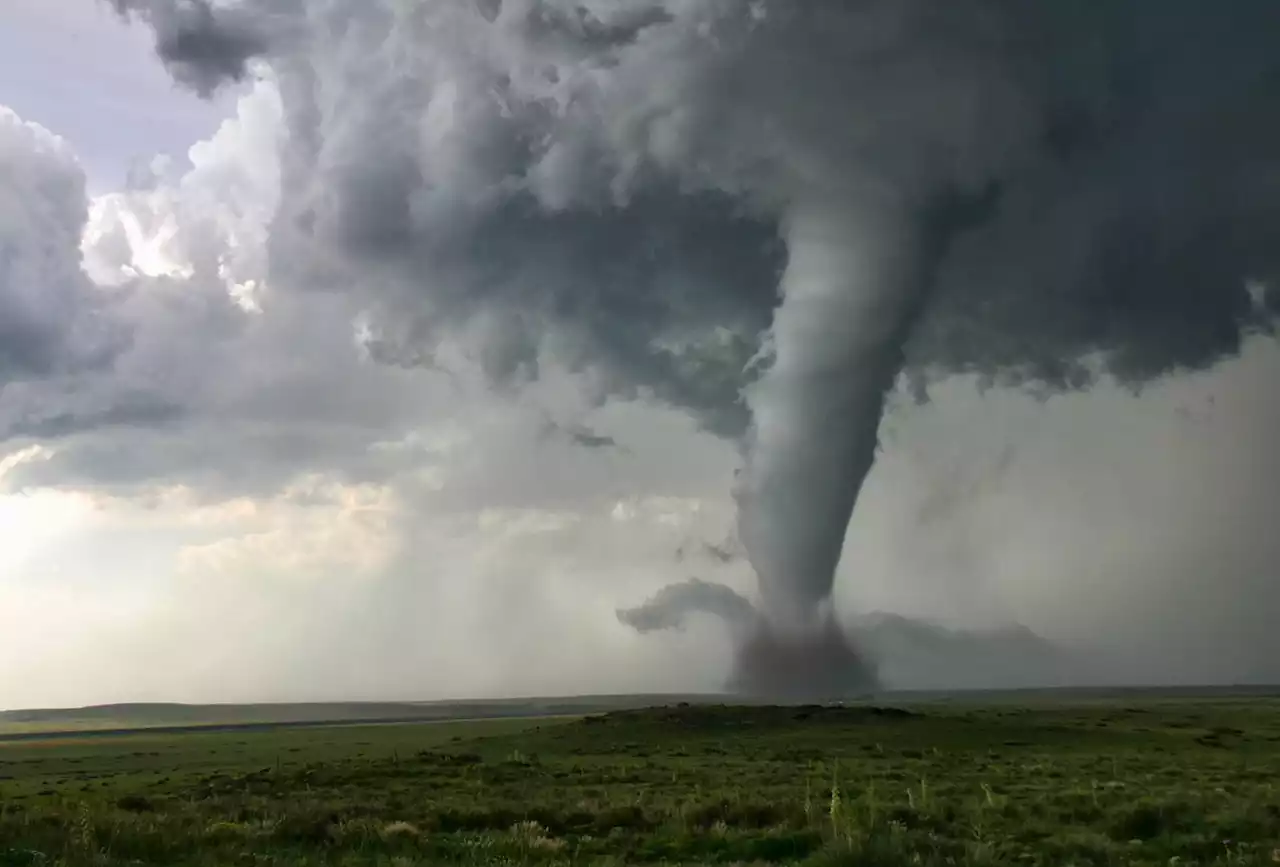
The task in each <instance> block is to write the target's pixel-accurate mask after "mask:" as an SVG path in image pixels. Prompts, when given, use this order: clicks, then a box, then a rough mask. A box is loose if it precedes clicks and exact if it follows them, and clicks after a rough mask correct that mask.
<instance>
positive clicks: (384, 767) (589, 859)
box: [0, 699, 1280, 867]
mask: <svg viewBox="0 0 1280 867" xmlns="http://www.w3.org/2000/svg"><path fill="white" fill-rule="evenodd" d="M1277 785H1280V703H1277V702H1274V701H1270V700H1265V699H1257V700H1250V701H1229V700H1222V701H1214V702H1200V703H1182V702H1178V703H1174V702H1151V701H1143V702H1142V703H1135V704H1132V705H1128V706H1126V705H1125V704H1123V703H1121V702H1118V701H1111V702H1095V703H1092V704H1088V705H1077V706H1073V707H1066V706H1055V705H1052V704H1049V703H1047V702H1043V703H1038V704H1036V705H1034V706H1024V707H1019V706H1016V705H1013V704H1011V703H1002V704H1000V705H991V706H987V707H977V706H964V705H960V704H946V705H943V704H932V705H921V706H919V707H915V708H912V709H911V710H910V712H906V711H883V710H876V709H874V708H846V709H796V708H759V707H757V708H717V707H676V708H668V709H655V710H650V711H628V712H619V713H614V714H610V715H607V716H603V717H593V718H587V719H581V720H575V721H548V720H498V721H486V722H470V723H435V724H429V725H400V726H349V727H335V728H317V729H297V730H279V731H275V732H253V733H244V732H223V733H201V734H180V735H165V736H157V735H145V734H140V735H134V736H129V737H110V738H102V737H99V738H85V739H81V740H77V741H73V742H65V741H44V742H26V743H13V744H7V745H3V746H0V865H9V864H39V865H55V864H56V865H126V864H140V865H165V867H187V865H190V867H196V865H200V867H203V865H210V867H211V865H239V864H244V865H282V867H283V865H291V867H292V865H317V867H318V865H351V867H356V865H385V867H409V865H417V864H449V863H457V864H474V865H497V864H525V863H531V864H547V865H552V864H595V863H600V864H617V865H621V864H657V863H665V864H776V863H785V864H791V863H804V864H813V865H837V864H861V865H887V867H892V865H899V864H902V865H908V864H916V865H944V864H956V865H989V864H1018V865H1037V864H1042V865H1071V864H1075V865H1086V864H1087V865H1113V864H1117V865H1118V864H1147V865H1164V867H1168V865H1175V864H1274V863H1276V862H1277V861H1280V851H1278V850H1280V792H1277V791H1276V787H1277Z"/></svg>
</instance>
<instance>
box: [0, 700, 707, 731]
mask: <svg viewBox="0 0 1280 867" xmlns="http://www.w3.org/2000/svg"><path fill="white" fill-rule="evenodd" d="M699 700H702V701H705V700H707V697H706V696H685V695H669V696H668V695H662V696H657V695H653V696H643V695H620V696H583V697H565V698H555V697H552V698H512V699H474V700H462V701H429V702H309V703H291V704H286V703H282V704H201V705H195V704H166V703H156V704H147V703H135V704H108V705H94V706H92V707H80V708H48V709H33V710H11V711H0V735H3V734H6V733H8V734H13V733H22V732H33V731H101V730H110V729H139V728H180V727H200V726H240V725H296V724H300V723H301V724H316V723H360V722H366V723H367V722H415V721H422V722H430V721H434V720H457V719H489V718H495V717H525V716H573V715H579V714H588V713H600V712H604V711H610V710H627V709H634V708H641V707H650V706H652V705H655V704H667V703H675V702H680V701H699Z"/></svg>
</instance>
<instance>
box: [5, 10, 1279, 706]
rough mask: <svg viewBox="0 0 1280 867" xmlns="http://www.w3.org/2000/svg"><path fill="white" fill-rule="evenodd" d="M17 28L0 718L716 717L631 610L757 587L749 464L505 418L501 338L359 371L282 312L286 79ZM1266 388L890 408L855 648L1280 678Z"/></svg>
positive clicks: (461, 336)
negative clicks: (742, 527) (1036, 646)
mask: <svg viewBox="0 0 1280 867" xmlns="http://www.w3.org/2000/svg"><path fill="white" fill-rule="evenodd" d="M0 5H3V8H2V9H0V106H3V107H7V108H0V251H5V255H4V256H3V257H0V540H2V541H0V708H12V707H30V706H51V705H82V704H89V703H99V702H108V701H144V700H156V701H265V700H302V699H360V698H368V699H375V698H383V699H393V698H404V699H426V698H441V697H451V696H475V695H511V694H545V693H571V692H624V691H631V690H669V691H680V690H701V689H715V688H717V687H718V686H719V685H720V683H721V682H722V681H723V678H724V675H725V671H726V667H727V664H728V654H729V648H728V647H727V645H726V643H725V640H724V635H723V631H722V630H721V628H720V627H719V625H718V624H716V623H714V622H705V623H704V622H701V621H699V622H696V623H693V624H691V625H690V626H689V628H688V629H686V630H684V631H682V632H677V633H671V634H665V635H647V636H640V635H636V634H633V633H632V632H630V631H629V630H628V629H627V628H626V627H624V626H623V625H621V624H620V623H619V622H618V621H617V619H616V617H615V610H616V609H617V608H618V607H620V606H626V605H632V604H635V603H637V602H639V601H642V600H643V599H645V598H646V597H648V596H649V595H651V594H652V593H653V592H655V591H656V590H657V589H658V588H659V587H661V586H663V585H664V584H666V583H668V582H670V581H672V580H679V579H683V578H687V577H705V578H714V579H717V580H723V581H725V582H727V583H730V584H732V585H733V586H736V587H739V588H741V589H743V590H744V591H747V592H750V591H751V589H752V587H753V583H752V576H751V574H750V572H749V569H748V567H747V566H746V565H745V564H744V563H742V562H741V561H739V560H736V559H735V560H732V561H731V562H728V563H725V562H722V561H721V559H720V558H718V557H716V556H714V555H713V552H711V551H710V550H709V549H708V547H707V546H708V545H716V546H719V545H722V544H723V543H725V541H726V540H731V539H732V537H733V534H734V503H733V500H732V498H731V489H732V484H733V479H734V472H735V469H736V468H737V467H738V465H739V456H738V451H737V447H736V446H735V444H734V443H733V442H731V441H730V440H729V439H727V438H724V437H719V436H716V435H715V434H713V433H710V432H706V431H704V430H702V429H700V427H699V422H705V421H706V419H704V418H698V417H695V416H696V413H691V412H690V411H689V410H687V409H682V408H680V406H679V402H678V401H671V400H663V399H660V398H662V397H663V395H662V394H661V393H660V392H659V391H655V390H654V389H645V388H641V389H639V390H634V389H633V390H631V391H630V393H626V392H625V391H622V392H620V391H609V392H608V396H607V397H603V398H602V397H601V395H602V393H603V392H602V391H601V388H600V386H599V383H598V382H597V381H596V380H595V379H593V376H592V374H591V371H590V370H586V371H583V370H581V369H577V368H575V367H574V366H573V365H568V364H564V365H560V364H557V363H555V362H554V361H544V362H543V363H542V364H541V365H540V366H539V369H538V375H537V376H536V377H535V378H533V381H532V384H529V385H527V386H525V387H521V388H512V387H496V386H494V385H493V384H492V378H491V377H490V378H487V377H485V376H482V375H481V373H482V372H483V371H487V370H488V369H489V368H491V367H494V366H497V367H500V368H501V367H505V366H508V365H511V366H518V365H517V364H516V362H514V361H509V359H507V358H505V357H499V358H494V357H491V356H490V355H487V354H486V353H487V352H489V351H490V347H492V346H494V345H496V342H495V341H492V340H488V339H487V337H486V335H488V334H489V333H490V331H489V329H502V328H503V327H505V323H504V322H503V321H502V320H500V319H494V320H488V319H483V318H482V319H480V320H479V321H478V324H474V323H473V324H470V325H468V326H466V327H465V328H462V326H459V328H460V329H461V330H460V331H459V332H458V334H457V335H456V336H451V337H450V340H452V341H453V343H451V344H448V345H446V346H445V348H444V350H442V354H441V359H442V361H441V364H439V365H437V364H435V363H431V364H428V363H408V362H406V361H405V360H404V359H403V358H386V357H382V356H380V354H379V353H380V351H381V346H382V344H380V343H379V342H378V340H375V339H371V337H370V326H369V324H368V323H369V321H370V320H369V315H370V308H371V307H372V306H376V305H373V304H372V302H370V301H369V300H368V298H369V297H371V296H366V295H361V294H357V293H346V292H343V291H332V289H325V288H324V287H323V286H321V287H318V288H315V289H314V290H308V291H303V292H296V291H292V290H291V291H278V290H277V289H276V288H275V287H274V286H273V285H272V279H273V276H274V274H275V273H276V272H275V271H272V270H271V269H270V268H269V267H268V261H269V259H270V257H271V256H272V255H273V254H274V251H273V250H272V249H270V244H269V240H268V239H269V238H270V236H271V232H272V228H271V226H272V219H273V217H274V216H275V214H276V211H277V206H278V204H279V200H280V195H281V193H280V191H281V188H282V183H283V182H282V174H287V171H286V169H287V168H288V165H289V164H287V163H282V157H281V155H280V154H281V152H282V148H284V149H285V152H289V148H286V147H285V142H286V135H285V127H286V119H287V117H288V115H289V112H288V106H287V104H282V98H281V94H280V91H279V89H278V85H277V83H276V80H275V79H274V78H273V77H272V76H271V75H270V74H267V73H266V72H265V71H261V70H259V77H260V79H261V80H257V81H248V82H244V83H241V84H239V85H236V86H234V87H231V88H229V89H224V90H221V91H219V92H218V95H217V96H215V97H214V98H213V99H212V100H202V99H200V98H198V97H197V96H195V95H194V94H193V93H191V92H190V91H189V90H187V89H182V88H179V87H177V86H176V85H174V84H173V79H172V78H171V77H170V74H169V72H168V71H166V70H165V68H164V67H163V65H162V64H161V62H160V61H159V60H158V59H156V57H155V54H154V52H153V36H152V33H151V31H150V30H149V29H147V28H145V27H144V26H143V25H141V24H134V25H129V26H126V25H125V24H123V23H122V22H121V21H120V20H119V19H118V18H117V17H116V16H115V15H114V14H113V13H112V12H111V11H110V10H109V9H107V8H106V7H105V5H104V4H98V3H96V2H94V0H3V4H0ZM458 111H459V112H460V113H459V115H458V119H457V123H459V124H465V123H472V122H474V123H476V124H481V123H482V121H481V120H476V119H474V118H470V117H469V116H464V113H462V110H461V109H458ZM432 118H434V120H432ZM416 122H417V121H416V120H415V123H416ZM440 122H441V121H440V120H439V118H438V117H435V116H434V115H432V116H431V117H429V118H427V119H425V120H422V123H421V127H422V129H421V130H420V131H421V132H422V134H423V136H424V138H423V141H424V142H430V141H434V139H431V137H430V135H428V133H429V132H430V130H428V129H427V127H428V126H430V124H431V123H440ZM425 146H426V145H424V147H425ZM438 146H439V148H440V151H441V152H442V153H444V152H446V151H448V148H450V147H456V144H450V142H449V141H447V140H445V139H440V140H439V142H438ZM289 147H300V145H299V144H298V142H297V141H291V142H290V144H289ZM450 153H451V152H450ZM155 156H168V157H172V158H173V160H174V161H173V163H172V164H171V165H169V166H168V167H165V168H163V169H162V170H161V171H160V172H159V173H158V174H157V176H156V177H154V178H152V179H151V180H150V181H148V182H146V183H139V182H137V175H138V173H137V167H138V166H140V165H143V164H146V163H147V161H149V160H150V159H151V158H152V157H155ZM433 158H434V157H433ZM424 159H426V158H424ZM440 159H444V157H443V156H442V157H440ZM131 173H132V174H133V175H134V176H135V182H134V183H133V184H132V186H130V185H129V184H128V183H127V180H128V178H129V177H130V174H131ZM459 183H461V181H460V182H459ZM445 192H449V193H450V194H451V195H456V196H461V195H462V192H459V191H456V190H454V191H448V190H447V191H445ZM458 200H459V201H460V199H458ZM450 201H453V200H450ZM436 204H438V203H436ZM436 204H432V205H430V206H431V207H434V206H436ZM375 252H376V251H375ZM547 273H548V274H552V275H554V274H557V273H559V272H557V271H555V270H554V269H552V270H550V271H548V272H547ZM281 279H283V278H281ZM362 279H366V280H367V281H368V282H369V283H370V284H374V283H378V282H379V281H381V280H388V281H389V280H392V279H394V277H393V276H390V275H388V274H386V273H383V272H381V271H378V270H377V269H376V268H374V267H372V266H371V269H370V273H369V274H368V275H366V276H365V277H364V278H362ZM423 279H424V280H428V278H425V277H424V278H423ZM428 282H429V280H428ZM379 297H383V296H379ZM387 297H390V296H387ZM393 325H394V320H393ZM383 327H384V328H386V325H385V323H384V325H383ZM408 327H410V326H409V325H408V324H406V328H408ZM391 330H392V331H394V328H392V329H391ZM383 333H385V332H383ZM450 352H453V353H454V356H455V358H454V361H456V363H453V364H446V363H444V362H447V361H448V360H449V359H448V358H446V357H445V356H448V354H449V353H450ZM442 367H444V368H447V370H444V369H441V368H442ZM1277 374H1280V352H1278V351H1277V349H1276V347H1275V346H1274V345H1273V343H1272V342H1271V341H1270V340H1269V339H1266V338H1263V337H1257V338H1251V339H1250V340H1249V341H1247V342H1246V344H1245V348H1244V351H1243V352H1242V353H1241V355H1240V356H1239V357H1238V358H1230V359H1228V360H1226V361H1224V362H1222V363H1221V364H1218V365H1216V366H1214V367H1213V368H1212V369H1210V370H1207V371H1200V372H1196V373H1189V374H1175V375H1171V376H1169V377H1165V378H1162V379H1159V380H1158V381H1156V382H1155V383H1154V384H1152V385H1150V386H1149V387H1148V388H1147V390H1145V391H1144V392H1143V393H1142V394H1141V395H1135V394H1133V393H1131V392H1130V391H1128V390H1126V389H1122V388H1120V387H1118V386H1115V385H1113V384H1110V383H1109V382H1107V381H1104V382H1102V383H1101V384H1100V385H1098V386H1095V387H1093V388H1092V389H1090V390H1088V391H1086V392H1082V393H1070V394H1059V395H1056V396H1054V397H1052V398H1050V399H1048V400H1043V401H1041V400H1038V399H1036V398H1035V397H1033V396H1029V395H1027V394H1024V393H1021V392H1014V391H1010V390H1002V389H998V388H997V389H993V390H990V391H981V390H980V389H979V388H978V386H977V384H976V383H975V382H974V381H972V380H971V379H968V378H964V377H956V378H952V379H949V380H947V381H945V382H943V383H942V384H941V385H939V386H938V387H936V388H935V389H934V391H933V394H932V397H933V400H932V402H930V403H928V404H926V405H923V406H915V405H913V404H912V403H911V401H909V400H908V399H907V398H906V396H905V394H897V395H895V399H894V401H893V406H892V408H891V409H890V412H889V414H888V417H887V418H886V420H885V423H884V425H883V426H882V430H881V434H882V454H881V459H880V461H879V463H878V464H877V466H876V468H875V469H874V470H873V472H872V475H871V477H870V479H869V481H868V485H867V488H866V489H865V491H864V495H863V497H862V499H861V501H860V502H859V505H858V508H857V511H856V512H855V515H854V519H853V523H852V525H851V528H850V533H849V536H848V539H847V542H846V546H845V557H844V560H843V562H842V565H841V568H840V573H839V578H838V582H837V590H836V599H837V603H838V608H839V611H840V613H841V616H842V617H844V618H846V619H852V618H854V617H855V616H856V615H857V614H859V613H864V612H868V611H894V612H898V613H903V614H906V615H910V616H919V617H925V618H930V619H935V620H938V621H941V622H946V623H949V624H952V625H956V626H964V627H986V626H996V625H1005V624H1012V623H1020V624H1024V625H1026V626H1028V627H1030V628H1032V629H1034V630H1036V631H1037V632H1038V633H1039V634H1041V635H1043V636H1045V637H1046V638H1049V639H1051V640H1055V641H1059V642H1062V643H1064V644H1066V645H1070V646H1072V647H1075V648H1081V649H1083V650H1084V651H1087V652H1088V653H1091V654H1094V655H1095V656H1097V657H1099V658H1103V659H1105V660H1106V664H1107V666H1108V667H1109V670H1110V671H1111V673H1112V674H1113V676H1114V677H1115V678H1116V679H1118V680H1131V681H1176V682H1205V681H1215V682H1241V681H1248V680H1252V681H1259V680H1274V679H1276V678H1278V677H1280V630H1275V629H1274V628H1273V624H1274V622H1275V620H1276V618H1277V615H1280V592H1278V585H1277V582H1278V580H1280V574H1277V562H1278V561H1280V536H1278V535H1277V534H1276V533H1275V531H1274V521H1275V519H1274V515H1275V514H1277V511H1278V510H1280V491H1278V490H1277V485H1278V484H1280V450H1278V449H1277V448H1276V443H1280V389H1277V388H1276V387H1275V383H1276V381H1277V380H1276V376H1277ZM606 391H607V390H606Z"/></svg>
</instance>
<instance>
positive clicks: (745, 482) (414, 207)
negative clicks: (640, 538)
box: [113, 0, 1280, 697]
mask: <svg viewBox="0 0 1280 867" xmlns="http://www.w3.org/2000/svg"><path fill="white" fill-rule="evenodd" d="M113 3H114V5H116V6H117V7H118V8H119V9H120V10H121V11H122V12H125V13H128V14H132V15H135V16H137V17H139V18H141V19H142V20H144V21H146V22H147V23H149V24H150V25H151V26H152V27H153V28H154V30H155V33H156V45H157V50H158V52H159V54H160V56H161V58H162V59H163V61H164V62H165V63H166V64H167V65H168V67H169V68H170V70H171V71H172V72H173V74H174V76H175V77H176V78H177V79H178V80H179V81H181V82H183V83H185V84H187V85H189V86H191V87H193V88H195V89H196V90H198V91H199V92H202V93H209V92H212V91H213V90H215V89H216V88H218V87H219V86H222V85H223V84H225V83H227V82H229V81H232V80H235V79H238V78H242V77H244V76H246V75H250V74H259V75H267V76H271V77H272V78H273V79H274V80H275V81H276V83H277V85H278V87H279V90H280V93H281V97H282V100H283V105H284V110H285V115H286V121H287V126H288V136H287V141H286V142H285V144H284V146H283V148H284V149H283V153H282V165H283V176H282V189H281V191H280V192H281V197H280V206H279V210H278V213H277V214H276V217H275V220H274V222H273V224H272V235H271V240H270V251H271V272H272V279H273V280H274V281H276V282H277V283H280V284H281V285H290V286H294V287H297V288H299V289H302V290H306V291H314V292H323V291H341V292H351V293H357V294H358V295H359V296H360V297H361V300H362V303H363V304H364V305H365V306H366V307H367V309H369V310H370V311H371V327H370V329H369V336H368V340H369V348H370V350H371V353H372V354H373V356H374V357H375V358H378V359H381V360H383V361H387V362H391V363H397V364H424V365H425V364H435V363H438V362H439V361H440V360H441V359H447V358H449V357H456V356H457V355H458V354H461V355H463V356H466V357H468V358H470V359H472V360H473V361H475V362H477V363H478V364H479V365H480V366H481V367H482V368H483V369H484V370H485V371H486V373H487V374H488V375H489V376H490V377H491V378H492V381H493V382H494V383H495V384H501V385H504V386H508V385H519V384H520V383H521V382H524V381H528V380H529V379H531V378H535V377H537V375H538V371H539V367H540V365H542V364H545V363H548V362H551V361H554V362H555V363H557V364H561V365H567V366H569V367H571V368H574V369H576V370H579V371H581V372H583V373H584V374H587V375H589V376H590V377H591V378H592V380H593V381H594V382H596V383H597V384H598V386H599V388H600V389H601V390H602V392H604V393H613V394H619V395H635V394H645V395H650V396H653V397H655V398H657V399H660V400H663V401H666V402H668V403H670V404H673V405H676V406H680V407H682V408H685V409H687V410H688V411H690V412H691V413H693V414H694V415H696V417H697V418H698V419H699V420H700V421H701V422H702V424H703V425H704V426H705V427H706V428H707V429H708V430H711V431H713V432H715V433H717V434H719V435H721V436H725V437H729V438H733V439H735V440H737V441H738V442H740V443H741V446H742V452H743V467H742V472H741V475H740V477H739V480H738V485H737V491H736V496H737V500H738V506H739V525H738V534H739V537H740V539H741V541H742V544H743V546H744V548H745V550H746V552H747V555H748V559H749V561H750V563H751V565H752V567H753V569H754V571H755V573H756V575H757V578H758V582H759V587H758V589H759V592H758V597H757V599H756V600H755V601H754V602H749V601H748V600H746V599H745V598H744V597H742V596H740V595H738V594H737V593H736V592H735V591H733V590H731V589H729V588H726V587H721V586H718V585H713V584H708V583H705V582H696V581H695V582H690V583H687V584H682V585H675V586H673V587H671V588H668V589H667V590H666V591H664V592H663V593H660V594H659V595H658V596H657V597H655V598H654V599H652V600H650V602H648V603H646V604H645V605H644V606H641V607H640V608H637V609H634V610H630V611H625V612H622V613H621V614H620V616H621V617H622V619H623V620H624V622H627V623H629V624H630V625H632V626H634V627H635V628H637V629H640V630H645V631H647V630H653V629H663V628H672V627H676V626H678V625H679V624H680V623H681V621H682V619H683V616H684V615H685V614H687V613H689V612H692V611H705V612H711V613H715V614H718V615H720V616H721V617H723V618H724V619H725V620H726V622H727V623H728V624H729V626H730V631H731V633H732V634H733V635H734V640H735V645H736V646H737V648H738V654H737V663H736V667H735V671H734V673H733V675H732V681H731V686H732V687H733V688H735V689H739V690H742V691H746V692H758V693H765V694H769V695H783V696H794V697H806V696H818V695H824V696H825V695H831V694H839V693H846V692H849V691H853V690H859V689H864V688H867V687H870V686H873V685H874V684H875V674H874V671H873V669H872V667H871V666H870V665H869V664H867V663H866V662H864V661H862V660H860V659H859V657H858V654H857V653H856V651H855V650H854V649H853V648H852V647H851V646H850V645H849V643H848V642H847V641H846V640H845V639H844V637H843V636H842V634H841V632H840V630H839V628H838V627H837V626H836V625H835V620H834V615H833V614H832V612H831V606H830V600H831V593H832V585H833V580H834V575H835V571H836V566H837V563H838V560H839V558H840V553H841V550H842V546H843V542H844V536H845V530H846V527H847V525H848V523H849V517H850V514H851V512H852V510H853V509H854V507H855V504H856V502H857V499H858V494H859V491H860V488H861V486H862V483H863V481H864V479H865V477H866V475H867V473H868V472H869V470H870V468H871V466H872V463H873V461H874V459H875V454H876V449H877V439H878V429H879V424H880V420H881V416H882V414H883V411H884V406H885V400H886V396H887V394H888V393H889V392H890V391H891V389H893V388H894V387H895V384H896V383H897V382H899V380H900V379H901V378H902V377H904V376H905V377H911V378H914V379H916V380H918V381H923V382H926V383H927V381H928V380H929V379H930V378H931V377H936V376H944V375H947V374H950V373H954V372H966V373H977V374H980V375H982V376H984V377H986V378H989V379H992V380H999V381H1007V382H1015V383H1017V382H1032V383H1037V384H1041V385H1045V386H1048V387H1051V388H1077V387H1084V386H1087V385H1088V384H1089V383H1090V382H1091V381H1092V380H1093V379H1094V378H1096V377H1097V376H1099V375H1110V376H1114V377H1116V378H1118V379H1120V380H1121V381H1123V382H1126V383H1131V384H1135V385H1138V384H1141V383H1143V382H1146V381H1149V380H1151V379H1153V378H1156V377H1159V376H1161V375H1163V374H1165V373H1168V372H1170V371H1173V370H1176V369H1180V368H1197V367H1204V366H1208V365H1210V364H1213V363H1214V362H1216V361H1218V360H1220V359H1221V358H1223V357H1226V356H1228V355H1231V354H1233V353H1234V352H1236V351H1237V350H1238V349H1239V347H1240V345H1241V341H1242V340H1243V339H1244V338H1245V336H1247V335H1248V334H1249V333H1251V332H1261V331H1265V330H1268V329H1270V328H1271V326H1272V324H1273V322H1274V319H1275V316H1276V314H1277V312H1280V282H1277V279H1278V278H1280V274H1278V273H1277V271H1278V269H1280V253H1278V252H1277V251H1280V204H1278V203H1280V119H1278V118H1280V115H1277V113H1276V112H1275V110H1274V106H1275V105H1276V100H1277V98H1280V52H1276V51H1275V50H1274V46H1273V44H1272V43H1273V42H1274V39H1275V36H1274V35H1275V34H1277V33H1280V5H1277V4H1276V3H1275V2H1274V0H1236V2H1233V3H1230V4H1225V3H1205V2H1200V0H1194V2H1193V0H1161V2H1156V0H1117V2H1112V3H1106V4H1079V3H1076V2H1074V0H1061V2H1045V3H1025V2H1015V0H949V2H945V3H944V2H939V0H395V2H393V0H311V2H308V0H239V2H227V3H215V4H212V5H211V4H209V3H206V2H199V0H113ZM1251 285H1252V286H1255V287H1256V286H1258V285H1261V286H1263V287H1264V290H1263V291H1262V292H1261V293H1258V292H1257V291H1252V292H1251V291H1250V286H1251Z"/></svg>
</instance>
